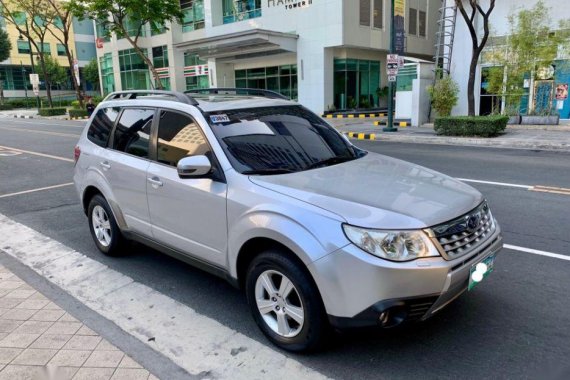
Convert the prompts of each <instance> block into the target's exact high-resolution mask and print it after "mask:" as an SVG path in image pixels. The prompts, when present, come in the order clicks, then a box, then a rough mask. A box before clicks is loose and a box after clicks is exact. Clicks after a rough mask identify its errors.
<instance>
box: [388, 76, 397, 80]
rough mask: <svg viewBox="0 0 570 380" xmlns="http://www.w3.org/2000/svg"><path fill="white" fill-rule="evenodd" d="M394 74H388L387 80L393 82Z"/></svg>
mask: <svg viewBox="0 0 570 380" xmlns="http://www.w3.org/2000/svg"><path fill="white" fill-rule="evenodd" d="M395 81H396V76H395V75H388V82H395Z"/></svg>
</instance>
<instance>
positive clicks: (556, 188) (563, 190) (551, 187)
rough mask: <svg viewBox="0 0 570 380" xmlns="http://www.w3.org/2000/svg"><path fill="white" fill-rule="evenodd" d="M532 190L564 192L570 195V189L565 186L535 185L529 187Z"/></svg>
mask: <svg viewBox="0 0 570 380" xmlns="http://www.w3.org/2000/svg"><path fill="white" fill-rule="evenodd" d="M529 190H530V191H538V192H542V193H554V194H563V195H570V189H568V188H564V187H553V186H540V185H537V186H533V187H531V188H530V189H529Z"/></svg>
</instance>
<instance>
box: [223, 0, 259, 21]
mask: <svg viewBox="0 0 570 380" xmlns="http://www.w3.org/2000/svg"><path fill="white" fill-rule="evenodd" d="M222 11H223V13H224V24H229V23H232V22H236V21H243V20H248V19H251V18H256V17H261V0H222Z"/></svg>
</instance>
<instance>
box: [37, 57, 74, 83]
mask: <svg viewBox="0 0 570 380" xmlns="http://www.w3.org/2000/svg"><path fill="white" fill-rule="evenodd" d="M44 61H45V68H46V70H45V74H47V75H48V77H49V80H50V82H51V84H52V85H56V86H58V85H62V84H64V83H66V82H67V81H68V80H69V79H70V78H69V73H68V71H67V69H65V68H64V67H62V66H61V65H60V64H59V62H58V61H57V60H55V59H54V58H52V57H51V56H49V55H47V54H46V55H45V56H44ZM45 74H44V73H40V77H41V78H42V80H45Z"/></svg>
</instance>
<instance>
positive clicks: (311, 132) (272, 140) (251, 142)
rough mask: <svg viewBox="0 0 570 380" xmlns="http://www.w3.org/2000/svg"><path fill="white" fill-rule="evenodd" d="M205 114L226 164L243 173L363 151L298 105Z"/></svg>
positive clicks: (326, 161) (314, 163) (286, 169)
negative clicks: (221, 149) (226, 160)
mask: <svg viewBox="0 0 570 380" xmlns="http://www.w3.org/2000/svg"><path fill="white" fill-rule="evenodd" d="M205 117H206V119H207V120H208V122H209V123H210V126H211V127H212V130H213V131H214V134H215V135H216V137H217V139H218V141H219V142H220V144H221V145H222V148H223V149H224V151H225V152H226V155H227V156H228V158H229V160H230V162H231V164H232V166H233V167H234V169H235V170H236V171H238V172H240V173H243V174H282V173H292V172H297V171H302V170H308V169H313V168H317V167H322V166H328V165H334V164H338V163H341V162H344V161H349V160H353V159H356V158H359V157H362V156H363V155H365V154H366V152H364V151H362V150H360V149H357V148H355V147H354V146H352V145H351V144H350V143H349V142H348V141H347V140H346V139H345V138H344V137H343V136H342V135H340V134H339V133H337V132H336V131H335V130H334V129H332V128H331V127H330V126H329V125H327V124H326V123H325V122H324V121H323V120H322V119H321V118H319V117H318V116H316V115H315V114H313V113H312V112H310V111H308V110H306V109H305V108H303V107H301V106H285V107H283V106H281V107H263V108H249V109H239V110H228V111H222V112H215V113H209V114H206V115H205Z"/></svg>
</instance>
